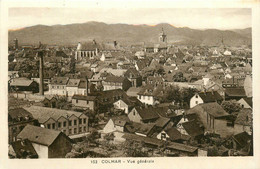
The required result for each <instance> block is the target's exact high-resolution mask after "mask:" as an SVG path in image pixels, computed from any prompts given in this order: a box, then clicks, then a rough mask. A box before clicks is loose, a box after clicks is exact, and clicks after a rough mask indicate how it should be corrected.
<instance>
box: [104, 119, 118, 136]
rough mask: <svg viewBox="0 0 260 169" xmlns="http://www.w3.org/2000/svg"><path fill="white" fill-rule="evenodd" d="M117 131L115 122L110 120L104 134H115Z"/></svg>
mask: <svg viewBox="0 0 260 169" xmlns="http://www.w3.org/2000/svg"><path fill="white" fill-rule="evenodd" d="M114 131H116V128H115V124H114V122H113V120H112V119H110V120H109V121H108V122H107V124H106V125H105V127H104V128H103V132H104V133H111V132H114Z"/></svg>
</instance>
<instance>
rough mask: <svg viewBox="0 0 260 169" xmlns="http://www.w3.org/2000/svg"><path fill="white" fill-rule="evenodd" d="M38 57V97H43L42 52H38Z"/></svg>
mask: <svg viewBox="0 0 260 169" xmlns="http://www.w3.org/2000/svg"><path fill="white" fill-rule="evenodd" d="M37 54H38V57H39V59H40V70H39V72H40V86H39V87H40V91H39V92H40V95H44V89H43V87H44V84H43V69H44V67H43V51H39V52H38V53H37Z"/></svg>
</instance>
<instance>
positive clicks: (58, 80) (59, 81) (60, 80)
mask: <svg viewBox="0 0 260 169" xmlns="http://www.w3.org/2000/svg"><path fill="white" fill-rule="evenodd" d="M68 80H69V78H68V77H54V78H53V79H52V80H51V82H50V84H55V85H66V84H67V82H68Z"/></svg>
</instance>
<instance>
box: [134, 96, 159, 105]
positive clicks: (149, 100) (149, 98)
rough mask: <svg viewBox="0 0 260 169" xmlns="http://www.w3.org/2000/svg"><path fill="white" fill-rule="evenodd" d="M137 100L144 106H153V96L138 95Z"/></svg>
mask: <svg viewBox="0 0 260 169" xmlns="http://www.w3.org/2000/svg"><path fill="white" fill-rule="evenodd" d="M140 96H141V97H140ZM137 98H138V100H140V101H141V102H142V103H144V104H148V105H154V101H155V100H154V97H153V96H143V95H138V96H137Z"/></svg>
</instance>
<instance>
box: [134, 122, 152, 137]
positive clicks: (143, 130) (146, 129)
mask: <svg viewBox="0 0 260 169" xmlns="http://www.w3.org/2000/svg"><path fill="white" fill-rule="evenodd" d="M154 126H155V125H154V124H140V125H139V127H138V128H137V130H136V131H135V132H136V133H140V134H144V135H147V136H149V135H150V134H152V133H150V132H151V130H152V129H153V128H154Z"/></svg>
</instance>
